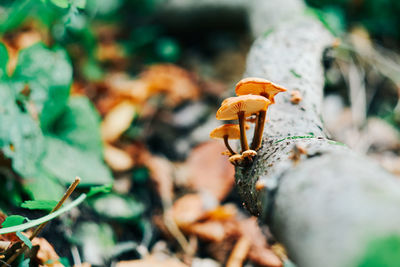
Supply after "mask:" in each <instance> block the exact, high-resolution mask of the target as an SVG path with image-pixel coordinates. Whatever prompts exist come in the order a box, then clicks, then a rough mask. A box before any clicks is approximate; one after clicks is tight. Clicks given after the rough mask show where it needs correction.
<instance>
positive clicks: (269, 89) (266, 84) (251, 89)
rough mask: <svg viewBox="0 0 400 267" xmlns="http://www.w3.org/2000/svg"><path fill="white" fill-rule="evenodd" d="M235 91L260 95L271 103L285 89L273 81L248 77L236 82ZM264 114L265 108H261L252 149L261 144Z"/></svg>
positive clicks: (241, 93)
mask: <svg viewBox="0 0 400 267" xmlns="http://www.w3.org/2000/svg"><path fill="white" fill-rule="evenodd" d="M235 91H236V94H237V95H238V96H241V95H248V94H252V95H260V96H263V97H265V98H268V100H269V101H271V104H274V103H275V99H274V97H275V95H276V94H278V93H280V92H284V91H286V89H285V88H283V87H282V86H280V85H277V84H274V83H273V82H270V81H268V80H265V79H261V78H254V77H248V78H244V79H242V80H240V81H239V82H238V83H237V84H236V88H235ZM266 114H267V109H265V110H261V111H260V112H259V113H258V115H257V119H256V126H255V128H254V136H253V141H252V143H251V149H252V150H257V149H259V148H260V146H261V140H262V134H263V131H264V124H265V116H266Z"/></svg>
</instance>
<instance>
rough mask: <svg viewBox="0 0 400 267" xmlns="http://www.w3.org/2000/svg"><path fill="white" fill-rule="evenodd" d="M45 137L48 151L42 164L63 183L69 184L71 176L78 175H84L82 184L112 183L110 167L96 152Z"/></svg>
mask: <svg viewBox="0 0 400 267" xmlns="http://www.w3.org/2000/svg"><path fill="white" fill-rule="evenodd" d="M45 139H46V148H47V151H46V153H45V156H44V158H43V161H42V166H43V168H44V169H45V170H46V171H47V172H48V173H50V174H52V175H54V176H55V177H57V178H58V179H59V180H60V181H61V182H62V183H64V184H69V183H70V182H71V177H76V176H79V177H82V181H81V185H100V184H101V185H102V184H108V183H112V181H113V179H112V176H111V171H110V169H109V168H108V167H107V166H106V165H105V163H104V162H103V161H102V159H101V158H99V157H98V156H96V155H95V154H93V153H90V152H87V151H83V150H80V149H78V148H76V147H73V146H71V145H69V144H67V143H66V142H64V141H62V140H59V139H57V138H54V137H50V136H46V137H45Z"/></svg>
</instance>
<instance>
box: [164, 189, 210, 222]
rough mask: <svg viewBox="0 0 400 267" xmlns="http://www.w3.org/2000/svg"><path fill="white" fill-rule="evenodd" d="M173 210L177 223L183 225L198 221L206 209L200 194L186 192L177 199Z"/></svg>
mask: <svg viewBox="0 0 400 267" xmlns="http://www.w3.org/2000/svg"><path fill="white" fill-rule="evenodd" d="M171 212H172V217H173V218H174V220H175V222H176V224H177V225H178V226H179V227H183V226H188V225H190V224H192V223H194V222H196V221H198V220H199V219H200V218H201V217H202V216H204V214H205V212H206V209H205V204H204V201H203V198H202V196H201V195H200V194H186V195H184V196H183V197H181V198H179V199H178V200H176V201H175V203H174V205H173V206H172V210H171Z"/></svg>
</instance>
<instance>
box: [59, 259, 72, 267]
mask: <svg viewBox="0 0 400 267" xmlns="http://www.w3.org/2000/svg"><path fill="white" fill-rule="evenodd" d="M58 262H59V263H61V264H62V265H64V266H65V267H70V266H71V263H69V260H68V258H65V257H62V258H59V259H58Z"/></svg>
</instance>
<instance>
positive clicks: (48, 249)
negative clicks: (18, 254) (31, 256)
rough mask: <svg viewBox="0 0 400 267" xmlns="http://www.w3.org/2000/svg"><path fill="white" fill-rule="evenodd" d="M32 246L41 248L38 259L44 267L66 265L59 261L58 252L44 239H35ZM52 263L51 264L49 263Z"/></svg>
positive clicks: (61, 266)
mask: <svg viewBox="0 0 400 267" xmlns="http://www.w3.org/2000/svg"><path fill="white" fill-rule="evenodd" d="M32 245H34V246H39V250H38V252H37V255H36V257H37V258H38V260H39V261H40V263H41V264H43V265H44V266H49V267H63V266H64V265H63V264H61V263H60V262H59V261H58V260H59V259H60V257H59V256H58V254H57V252H56V251H55V250H54V248H53V246H52V245H50V243H49V242H48V241H47V240H46V239H44V238H42V237H35V238H34V239H33V240H32ZM49 262H50V263H49Z"/></svg>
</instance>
